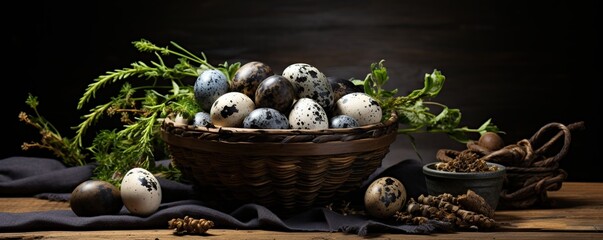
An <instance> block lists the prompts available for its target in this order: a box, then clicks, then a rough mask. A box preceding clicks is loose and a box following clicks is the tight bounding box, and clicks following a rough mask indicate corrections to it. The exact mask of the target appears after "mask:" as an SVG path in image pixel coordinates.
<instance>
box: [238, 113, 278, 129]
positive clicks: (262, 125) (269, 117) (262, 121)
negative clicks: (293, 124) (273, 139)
mask: <svg viewBox="0 0 603 240" xmlns="http://www.w3.org/2000/svg"><path fill="white" fill-rule="evenodd" d="M243 127H244V128H257V129H288V128H289V120H288V119H287V117H286V116H285V115H283V114H282V113H281V112H279V111H277V110H276V109H272V108H256V109H255V110H253V111H252V112H251V113H249V115H248V116H247V117H246V118H245V120H244V121H243Z"/></svg>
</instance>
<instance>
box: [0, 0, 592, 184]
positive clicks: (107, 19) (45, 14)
mask: <svg viewBox="0 0 603 240" xmlns="http://www.w3.org/2000/svg"><path fill="white" fill-rule="evenodd" d="M82 2H84V3H82ZM600 10H601V8H600V4H598V3H595V1H481V0H480V1H477V0H476V1H467V0H461V1H395V0H379V1H358V0H352V1H328V2H327V1H295V2H291V3H289V2H288V1H274V0H270V1H259V2H258V1H215V0H212V1H169V2H168V1H163V2H158V1H129V2H121V1H109V2H105V1H76V3H69V4H68V3H62V2H56V1H42V2H37V3H32V2H29V1H18V2H15V3H13V6H12V7H4V8H3V10H2V12H3V14H2V18H3V19H2V24H3V25H4V27H3V36H4V37H3V41H7V43H6V44H4V49H3V52H5V53H6V52H8V57H7V58H5V59H4V61H3V62H4V63H5V64H8V66H6V65H5V66H4V67H3V70H4V71H3V72H4V74H3V80H4V81H3V84H4V88H3V89H4V94H2V103H3V104H5V105H6V106H7V108H6V110H5V113H4V117H2V125H1V126H2V127H3V128H4V131H3V132H4V135H3V142H4V143H5V145H4V146H3V149H2V151H1V156H0V158H5V157H9V156H15V155H27V156H44V154H46V152H38V151H28V152H23V151H21V150H20V145H21V143H22V142H23V141H32V140H38V139H39V135H38V133H37V132H36V131H34V130H33V129H32V128H31V127H29V126H26V125H25V124H23V123H21V122H19V121H18V119H17V115H18V113H19V112H20V111H24V110H25V111H28V112H30V109H29V108H28V107H27V106H26V105H25V103H24V102H25V99H26V97H27V94H28V93H32V94H34V95H36V96H38V98H39V100H40V104H41V105H40V106H39V110H40V113H41V114H42V115H43V116H45V117H46V118H47V119H48V120H50V121H51V122H52V123H53V124H54V125H55V126H56V127H57V128H58V129H59V130H60V131H61V132H62V133H63V135H64V136H66V137H72V136H73V135H74V132H73V131H72V130H71V129H70V127H73V126H76V125H77V124H78V123H79V122H80V119H79V117H80V116H82V115H83V114H85V113H86V111H87V109H90V108H92V107H93V106H94V105H93V104H90V105H87V108H86V109H85V110H77V109H76V106H77V102H78V99H79V98H80V97H81V96H82V94H83V92H84V90H85V88H86V86H87V85H88V84H89V83H91V82H92V81H93V79H95V78H96V77H98V76H99V75H101V74H103V73H105V72H106V71H109V70H114V69H118V68H123V67H129V64H130V63H132V62H134V61H138V60H143V59H148V57H149V56H148V55H147V54H143V53H139V52H138V51H137V50H136V49H135V48H134V47H133V46H132V44H131V42H132V41H135V40H140V39H141V38H145V39H147V40H150V41H151V42H153V43H155V44H157V45H160V46H166V45H169V41H175V42H177V43H178V44H180V45H181V46H184V47H185V48H187V49H188V50H191V51H193V52H195V53H200V52H201V51H203V52H205V54H206V55H207V56H208V58H209V60H210V62H211V63H213V64H218V63H221V62H223V61H229V62H235V61H240V62H242V63H245V62H248V61H252V60H259V61H262V62H265V63H267V64H268V65H270V66H272V68H273V69H275V71H276V72H279V71H282V69H284V67H286V66H287V65H289V64H291V63H295V62H306V63H310V64H312V65H314V66H316V67H317V68H319V69H320V70H322V71H323V72H324V73H325V74H327V75H329V76H338V77H342V78H351V77H355V78H364V76H365V75H366V74H367V73H368V72H369V65H370V64H371V63H372V62H377V61H379V60H380V59H385V60H386V62H385V64H386V67H387V68H388V70H389V75H390V77H391V80H390V86H389V87H391V88H398V89H399V90H400V92H401V93H403V94H406V93H408V92H409V91H411V90H413V89H416V88H419V87H421V86H422V81H423V76H424V74H425V73H431V72H432V71H433V69H439V70H441V71H442V72H443V74H444V75H445V76H446V77H447V82H446V84H445V86H444V89H443V91H442V92H441V94H440V96H438V97H437V98H436V99H434V101H437V102H441V103H444V104H446V105H448V106H449V107H454V108H460V109H461V111H462V113H463V122H462V123H461V125H463V126H465V125H466V126H470V127H472V128H476V127H478V126H479V125H480V124H481V123H483V122H484V121H486V120H487V119H489V118H492V119H493V121H494V123H495V124H496V125H498V126H499V127H500V128H501V130H503V131H505V132H506V135H504V136H503V137H504V139H505V141H507V143H515V142H516V141H518V140H520V139H524V138H529V137H531V136H532V134H534V133H535V132H536V131H537V130H538V129H539V128H540V127H542V126H544V125H545V124H547V123H549V122H560V123H563V124H570V123H573V122H577V121H585V123H586V130H584V131H579V132H576V133H575V134H573V135H572V137H573V141H572V145H571V149H570V153H569V155H568V156H567V157H566V158H565V159H563V160H562V162H561V168H563V169H565V170H566V171H568V173H569V177H568V180H571V181H603V175H601V174H600V172H601V170H600V168H597V167H593V166H595V165H600V164H599V161H601V159H600V153H599V152H598V151H599V146H598V144H599V141H598V140H597V138H598V136H599V134H600V131H601V129H600V125H599V124H600V123H601V118H600V117H598V116H596V114H595V113H596V112H597V111H598V109H599V104H600V103H601V95H600V93H599V92H600V87H599V86H600V81H601V80H602V79H601V73H600V68H599V65H598V61H597V60H598V59H597V58H596V57H599V56H600V54H601V51H600V43H601V39H600V37H599V36H598V34H599V33H600V30H601V25H600V24H598V22H599V21H600V19H597V18H600V17H599V16H597V15H596V14H598V13H599V12H600ZM105 94H109V95H110V94H112V93H105ZM474 137H477V136H474ZM416 138H417V147H418V148H419V153H420V154H421V156H422V157H423V159H424V161H426V162H429V161H434V155H435V151H436V150H437V149H440V148H454V149H459V150H460V149H464V145H462V144H459V143H457V142H454V141H453V140H451V139H449V138H448V137H447V136H444V135H439V134H420V135H416ZM391 150H392V152H391V153H390V154H389V155H388V156H387V158H386V159H385V161H384V164H385V165H389V164H392V163H395V162H396V161H399V160H402V159H405V158H416V157H417V155H416V154H415V153H414V152H413V150H412V148H411V145H410V143H409V142H408V139H407V138H406V137H404V136H400V137H399V138H398V141H397V142H396V143H394V144H393V145H392V148H391Z"/></svg>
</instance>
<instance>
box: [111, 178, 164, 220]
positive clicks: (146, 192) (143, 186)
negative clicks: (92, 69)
mask: <svg viewBox="0 0 603 240" xmlns="http://www.w3.org/2000/svg"><path fill="white" fill-rule="evenodd" d="M161 197H162V196H161V186H160V185H159V181H157V178H155V176H153V174H152V173H151V172H149V171H148V170H146V169H144V168H132V169H130V170H129V171H128V172H127V173H126V175H124V178H123V179H122V181H121V199H122V201H123V203H124V205H125V206H126V208H127V209H128V211H130V213H131V214H133V215H137V216H149V215H151V214H153V213H154V212H155V211H157V209H158V208H159V204H161Z"/></svg>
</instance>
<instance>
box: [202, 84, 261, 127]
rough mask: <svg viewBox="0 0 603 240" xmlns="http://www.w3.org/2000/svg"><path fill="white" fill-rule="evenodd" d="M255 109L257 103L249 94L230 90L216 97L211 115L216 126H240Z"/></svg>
mask: <svg viewBox="0 0 603 240" xmlns="http://www.w3.org/2000/svg"><path fill="white" fill-rule="evenodd" d="M253 109H255V104H254V103H253V100H251V98H249V96H247V95H245V94H243V93H240V92H229V93H226V94H224V95H222V96H220V97H219V98H218V99H216V101H215V102H214V105H212V107H211V111H210V112H209V115H210V117H211V122H212V123H213V124H214V125H215V126H220V127H239V126H241V125H243V120H245V117H247V115H249V113H251V111H253Z"/></svg>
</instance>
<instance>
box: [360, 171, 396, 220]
mask: <svg viewBox="0 0 603 240" xmlns="http://www.w3.org/2000/svg"><path fill="white" fill-rule="evenodd" d="M404 204H406V188H405V187H404V185H403V184H402V182H400V180H398V179H395V178H393V177H382V178H378V179H376V180H374V181H373V182H372V183H371V184H370V185H369V187H368V188H367V189H366V192H365V194H364V207H365V210H366V212H367V213H368V214H369V215H371V216H373V217H376V218H387V217H391V216H393V215H394V213H396V211H400V209H401V208H402V207H404Z"/></svg>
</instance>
